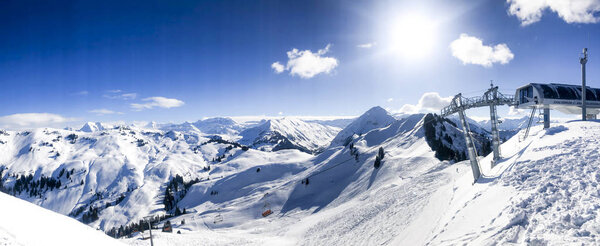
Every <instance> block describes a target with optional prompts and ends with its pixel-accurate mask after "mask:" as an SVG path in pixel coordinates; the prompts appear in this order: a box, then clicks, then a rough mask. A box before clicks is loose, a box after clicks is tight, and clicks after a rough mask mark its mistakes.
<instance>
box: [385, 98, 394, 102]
mask: <svg viewBox="0 0 600 246" xmlns="http://www.w3.org/2000/svg"><path fill="white" fill-rule="evenodd" d="M386 101H387V102H393V101H394V98H391V97H390V98H388V99H387V100H386Z"/></svg>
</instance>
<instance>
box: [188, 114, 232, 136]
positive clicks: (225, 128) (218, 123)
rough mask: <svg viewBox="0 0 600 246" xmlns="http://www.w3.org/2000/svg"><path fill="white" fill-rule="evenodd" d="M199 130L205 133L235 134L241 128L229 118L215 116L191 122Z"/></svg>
mask: <svg viewBox="0 0 600 246" xmlns="http://www.w3.org/2000/svg"><path fill="white" fill-rule="evenodd" d="M193 125H194V126H195V127H197V128H198V129H199V130H200V131H201V132H203V133H206V134H227V135H233V134H237V133H239V132H240V131H241V130H242V128H243V127H242V126H241V125H240V124H238V123H237V122H235V121H234V120H232V119H231V118H225V117H215V118H208V119H204V120H199V121H196V122H194V123H193Z"/></svg>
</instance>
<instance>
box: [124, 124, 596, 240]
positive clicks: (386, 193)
mask: <svg viewBox="0 0 600 246" xmlns="http://www.w3.org/2000/svg"><path fill="white" fill-rule="evenodd" d="M416 126H417V127H416V128H415V129H413V130H411V131H406V132H402V131H401V132H396V133H397V134H394V135H392V136H393V137H390V138H385V139H384V140H383V141H382V142H379V141H377V142H376V143H377V144H373V145H371V144H368V141H366V139H368V138H369V135H371V134H375V131H373V132H370V133H367V134H364V135H363V136H362V137H361V138H359V139H357V141H356V142H355V145H356V146H357V148H358V149H359V150H360V151H361V153H365V154H364V156H365V159H362V157H361V159H360V160H359V161H358V162H356V161H355V160H351V161H350V162H349V163H345V164H342V165H339V166H337V167H334V168H333V169H329V170H335V171H333V172H328V171H326V172H322V173H319V172H320V171H322V170H325V169H328V168H330V167H331V165H333V164H337V163H339V162H341V161H344V160H346V158H343V157H345V156H347V155H348V152H347V151H349V150H348V149H347V148H344V147H337V148H330V149H328V150H327V151H325V152H324V153H322V154H321V155H319V156H316V157H315V158H314V159H313V160H312V161H313V162H314V163H315V166H314V167H312V168H308V169H306V171H302V172H299V173H298V174H295V175H293V174H290V175H287V176H285V177H284V178H281V179H277V180H270V178H266V179H264V180H262V181H258V182H257V183H258V184H257V183H254V182H253V183H252V184H257V185H255V186H254V185H243V184H242V185H241V186H240V187H244V188H241V189H247V190H246V192H247V193H245V194H244V195H243V196H239V197H236V198H235V199H230V198H225V199H224V200H218V199H213V200H211V201H210V202H204V203H202V205H200V206H199V207H196V208H197V209H198V210H197V211H198V212H197V213H193V214H186V215H183V216H180V217H178V218H174V219H172V221H175V222H178V221H180V220H181V219H185V220H186V222H187V223H186V224H185V225H179V224H178V225H176V226H175V230H180V231H181V232H182V234H169V233H159V234H158V235H159V236H158V237H159V238H158V240H159V241H163V242H180V243H181V245H191V244H192V243H194V242H196V243H199V242H203V243H206V244H208V245H228V244H245V245H463V244H469V245H494V244H500V245H506V244H517V245H522V244H541V245H544V244H548V245H565V244H569V245H571V244H577V245H581V244H584V245H590V244H598V243H599V242H598V239H597V237H598V233H600V218H598V214H597V213H598V212H597V211H598V208H599V206H600V205H599V204H600V195H599V193H598V188H597V187H598V182H600V158H599V157H600V155H599V154H598V151H597V150H598V146H597V145H596V144H595V142H596V139H598V137H600V123H599V122H568V123H560V124H553V125H552V126H553V127H552V128H550V129H542V128H541V126H540V127H534V128H533V129H532V133H531V134H530V137H529V138H528V139H526V140H525V141H519V140H520V139H519V137H522V135H523V133H522V132H521V133H520V134H517V135H516V136H515V137H513V138H511V139H510V140H509V141H507V142H505V143H504V144H503V145H502V154H503V156H504V158H503V159H502V160H501V161H499V162H498V163H496V165H493V166H492V164H491V156H488V157H485V158H483V157H481V159H480V164H481V167H482V171H483V174H484V177H482V178H481V179H480V180H478V182H476V183H473V180H472V174H471V169H470V167H469V165H468V162H459V163H455V164H452V163H449V162H440V161H438V160H437V159H435V158H434V153H433V152H432V151H431V149H429V148H428V147H427V145H426V143H425V142H424V140H423V139H422V138H419V137H415V136H418V134H417V133H418V131H419V128H418V124H416ZM379 131H383V129H381V130H379ZM371 137H373V136H371ZM373 147H375V148H373ZM378 147H383V148H384V149H386V155H387V157H385V158H384V162H383V164H382V167H381V168H380V169H374V168H373V166H372V163H373V162H372V161H373V156H374V154H375V153H376V149H377V148H378ZM290 169H291V167H290ZM261 172H262V171H261ZM316 173H319V174H317V175H316V176H311V179H310V180H311V181H310V184H309V185H304V184H302V183H299V181H300V180H302V178H304V177H308V176H310V175H311V174H316ZM251 174H254V175H256V173H252V172H250V171H248V172H247V173H240V174H238V175H237V177H238V179H240V180H245V179H246V178H241V177H239V176H242V175H251ZM235 180H236V179H234V178H232V179H230V181H228V182H232V183H233V182H235V183H238V184H239V182H238V181H235ZM223 182H226V181H223ZM240 187H237V188H240ZM266 193H268V194H270V196H267V198H264V197H261V196H260V195H259V194H266ZM265 199H267V200H268V201H269V204H270V208H271V209H273V210H274V211H275V213H274V214H273V215H270V216H268V217H266V218H262V217H261V216H260V212H261V211H262V209H263V207H262V205H263V204H264V200H265ZM217 214H221V215H222V217H223V222H217V223H214V218H215V216H217ZM176 224H177V223H176ZM200 240H202V241H200ZM124 242H126V243H129V244H132V245H141V244H140V242H141V241H140V240H139V238H138V239H136V238H132V239H127V240H124Z"/></svg>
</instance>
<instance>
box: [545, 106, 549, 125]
mask: <svg viewBox="0 0 600 246" xmlns="http://www.w3.org/2000/svg"><path fill="white" fill-rule="evenodd" d="M548 128H550V108H547V107H544V129H548Z"/></svg>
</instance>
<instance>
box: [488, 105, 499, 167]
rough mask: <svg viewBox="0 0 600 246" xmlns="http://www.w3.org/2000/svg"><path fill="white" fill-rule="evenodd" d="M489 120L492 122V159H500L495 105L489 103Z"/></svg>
mask: <svg viewBox="0 0 600 246" xmlns="http://www.w3.org/2000/svg"><path fill="white" fill-rule="evenodd" d="M490 121H491V124H492V149H493V150H492V151H493V152H494V161H493V164H495V163H496V161H498V160H500V158H501V157H500V133H499V132H498V114H497V113H496V105H495V104H490Z"/></svg>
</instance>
